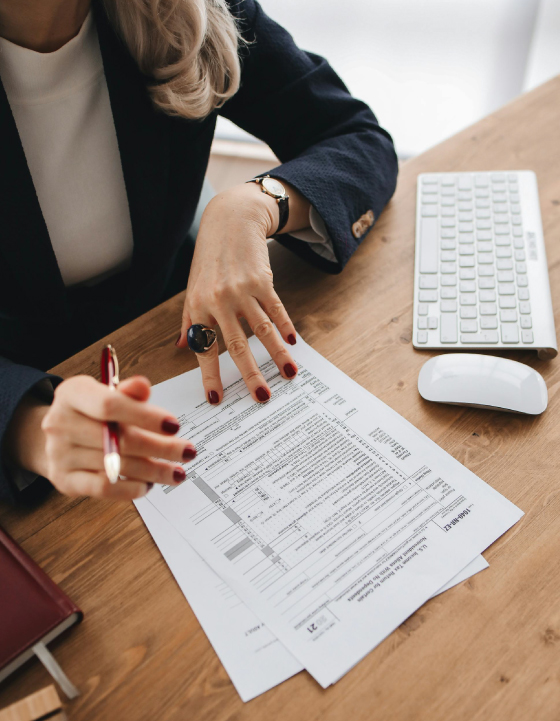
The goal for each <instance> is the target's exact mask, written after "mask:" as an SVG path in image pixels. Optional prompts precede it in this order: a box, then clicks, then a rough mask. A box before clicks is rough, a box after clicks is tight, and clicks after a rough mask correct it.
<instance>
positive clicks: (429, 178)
mask: <svg viewBox="0 0 560 721" xmlns="http://www.w3.org/2000/svg"><path fill="white" fill-rule="evenodd" d="M437 184H438V179H437V175H423V176H422V185H437Z"/></svg>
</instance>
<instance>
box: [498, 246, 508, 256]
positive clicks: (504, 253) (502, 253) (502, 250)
mask: <svg viewBox="0 0 560 721" xmlns="http://www.w3.org/2000/svg"><path fill="white" fill-rule="evenodd" d="M496 258H511V248H510V247H509V246H508V247H506V248H496Z"/></svg>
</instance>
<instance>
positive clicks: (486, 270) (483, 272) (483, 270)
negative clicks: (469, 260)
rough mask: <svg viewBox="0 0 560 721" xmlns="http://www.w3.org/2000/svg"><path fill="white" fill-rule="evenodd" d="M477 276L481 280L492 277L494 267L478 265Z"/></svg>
mask: <svg viewBox="0 0 560 721" xmlns="http://www.w3.org/2000/svg"><path fill="white" fill-rule="evenodd" d="M478 275H479V276H480V277H483V278H487V277H488V276H491V275H494V266H493V265H480V266H479V267H478Z"/></svg>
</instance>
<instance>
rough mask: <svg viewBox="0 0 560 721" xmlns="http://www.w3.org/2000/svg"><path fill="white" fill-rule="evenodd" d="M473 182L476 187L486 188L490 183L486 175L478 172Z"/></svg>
mask: <svg viewBox="0 0 560 721" xmlns="http://www.w3.org/2000/svg"><path fill="white" fill-rule="evenodd" d="M474 184H475V185H476V187H477V188H487V187H488V186H489V185H490V181H489V179H488V176H487V175H482V174H481V173H480V174H478V175H477V176H476V178H475V180H474Z"/></svg>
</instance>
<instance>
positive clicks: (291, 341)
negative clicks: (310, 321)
mask: <svg viewBox="0 0 560 721" xmlns="http://www.w3.org/2000/svg"><path fill="white" fill-rule="evenodd" d="M288 343H289V344H290V345H295V344H296V337H295V335H294V334H293V333H290V335H289V336H288Z"/></svg>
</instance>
